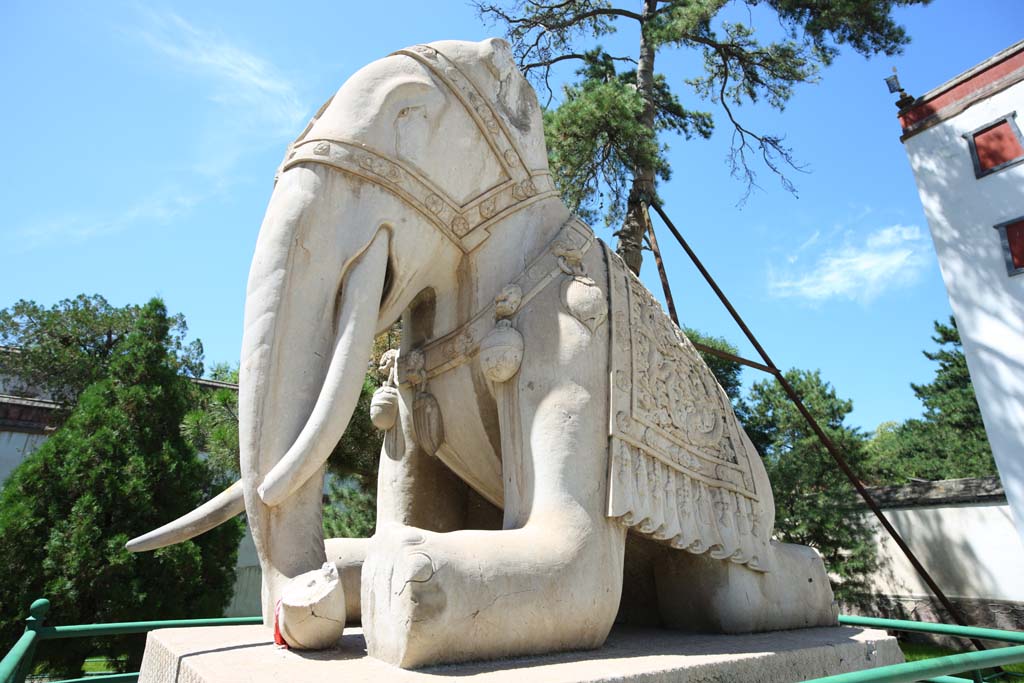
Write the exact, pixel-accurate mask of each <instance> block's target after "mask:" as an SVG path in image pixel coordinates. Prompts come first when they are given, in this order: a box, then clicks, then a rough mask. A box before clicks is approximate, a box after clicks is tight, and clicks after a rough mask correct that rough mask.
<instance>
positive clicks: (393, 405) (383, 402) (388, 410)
mask: <svg viewBox="0 0 1024 683" xmlns="http://www.w3.org/2000/svg"><path fill="white" fill-rule="evenodd" d="M397 419H398V389H396V388H395V387H389V386H387V385H385V386H382V387H380V388H378V389H377V390H376V391H375V392H373V398H372V399H370V421H371V422H373V426H374V427H376V428H377V429H380V430H381V431H385V432H386V431H388V430H389V429H391V428H392V427H394V426H395V422H396V421H397Z"/></svg>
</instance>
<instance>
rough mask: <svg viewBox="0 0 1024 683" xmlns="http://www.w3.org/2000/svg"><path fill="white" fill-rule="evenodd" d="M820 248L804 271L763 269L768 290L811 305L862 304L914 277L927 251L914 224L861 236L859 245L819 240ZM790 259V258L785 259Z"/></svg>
mask: <svg viewBox="0 0 1024 683" xmlns="http://www.w3.org/2000/svg"><path fill="white" fill-rule="evenodd" d="M818 236H819V234H818V233H817V232H816V233H815V234H814V235H812V239H811V240H808V241H807V242H805V243H804V245H803V246H801V247H800V249H798V250H797V251H798V253H799V252H800V251H803V250H804V249H805V248H807V247H808V246H810V245H811V244H814V243H815V242H817V238H818ZM812 240H813V241H812ZM809 243H810V244H809ZM822 249H823V250H826V251H824V252H823V253H820V255H819V256H818V258H817V259H816V260H815V261H814V263H813V264H811V265H809V266H808V267H807V268H805V269H802V270H797V269H794V268H788V269H787V270H785V271H783V272H777V271H776V270H775V269H774V268H772V267H769V270H768V291H769V292H770V293H771V294H772V295H773V296H776V297H779V298H793V299H803V300H805V301H809V302H812V303H821V302H824V301H828V300H830V299H849V300H852V301H858V302H860V303H868V302H870V301H872V300H874V299H876V298H877V297H879V296H880V295H882V294H883V293H885V292H887V291H889V290H893V289H898V288H901V287H905V286H907V285H910V284H912V283H914V282H915V281H917V279H918V277H919V276H920V274H921V272H922V271H923V270H924V269H925V268H926V267H927V265H928V263H929V254H930V252H929V247H928V241H927V239H925V236H924V233H923V231H922V230H921V229H920V228H919V227H918V226H916V225H892V226H889V227H885V228H881V229H879V230H876V231H874V232H872V233H871V234H869V235H867V237H866V238H864V239H863V242H862V243H861V244H854V243H851V242H850V241H847V242H845V243H843V244H840V245H837V246H834V247H829V246H828V245H827V244H824V245H822ZM828 249H831V251H827V250H828ZM795 260H796V259H795V258H792V257H791V259H790V260H789V263H790V264H792V263H794V262H795Z"/></svg>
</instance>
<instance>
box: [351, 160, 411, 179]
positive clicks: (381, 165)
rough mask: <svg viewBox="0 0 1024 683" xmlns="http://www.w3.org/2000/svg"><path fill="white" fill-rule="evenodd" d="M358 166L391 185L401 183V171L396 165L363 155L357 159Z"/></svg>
mask: <svg viewBox="0 0 1024 683" xmlns="http://www.w3.org/2000/svg"><path fill="white" fill-rule="evenodd" d="M359 166H360V167H361V168H363V169H365V170H367V171H370V172H371V173H373V174H375V175H379V176H380V177H382V178H386V179H387V180H389V181H391V182H393V183H400V182H401V181H402V171H401V169H400V168H398V166H397V165H396V164H393V163H391V162H390V161H387V160H385V159H381V158H379V157H375V156H370V155H369V154H364V155H363V156H361V157H359Z"/></svg>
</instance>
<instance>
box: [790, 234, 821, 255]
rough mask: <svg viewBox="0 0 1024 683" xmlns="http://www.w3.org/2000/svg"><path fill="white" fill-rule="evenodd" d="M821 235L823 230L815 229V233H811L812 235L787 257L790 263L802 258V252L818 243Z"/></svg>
mask: <svg viewBox="0 0 1024 683" xmlns="http://www.w3.org/2000/svg"><path fill="white" fill-rule="evenodd" d="M820 237H821V230H815V231H814V234H813V235H811V236H810V237H808V238H807V239H806V240H805V241H804V243H803V244H801V245H800V246H799V247H797V248H796V251H795V252H793V253H792V254H790V255H789V256H788V257H786V260H787V261H789V262H790V263H796V262H797V260H798V259H799V258H800V254H801V253H803V252H804V251H806V250H807V249H810V248H811V247H813V246H814V245H815V244H817V243H818V239H819V238H820Z"/></svg>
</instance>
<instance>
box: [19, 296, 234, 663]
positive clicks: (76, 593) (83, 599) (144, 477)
mask: <svg viewBox="0 0 1024 683" xmlns="http://www.w3.org/2000/svg"><path fill="white" fill-rule="evenodd" d="M171 326H172V320H171V319H170V318H168V315H167V311H166V309H165V307H164V304H163V303H162V302H161V301H160V300H158V299H154V300H152V301H150V302H149V303H148V304H146V305H145V306H144V307H142V308H141V309H139V311H138V315H137V316H136V317H135V319H134V321H133V322H132V324H131V326H130V329H129V332H128V333H127V335H126V336H125V338H124V339H123V340H121V341H120V342H119V343H118V344H117V345H116V346H115V347H114V348H113V349H111V354H110V356H111V357H110V361H109V371H108V374H107V376H106V377H105V378H103V379H100V380H99V381H96V382H94V383H93V384H91V385H90V386H89V387H88V388H86V389H85V390H84V391H83V392H82V393H81V396H80V398H79V400H78V403H77V405H76V406H75V408H74V410H73V411H72V412H71V414H70V416H69V417H68V419H67V421H66V422H65V424H64V425H63V427H61V428H60V429H59V430H57V432H55V433H54V434H53V436H52V437H50V439H48V440H47V441H46V442H45V443H44V444H43V445H42V446H41V447H40V448H39V449H38V450H37V451H35V452H34V453H33V454H32V455H30V456H29V457H28V458H27V459H26V460H25V461H23V462H22V464H21V465H19V466H18V467H17V468H16V469H15V471H14V472H13V473H12V475H11V476H10V478H9V479H8V480H7V482H6V483H5V485H4V487H3V490H2V491H0V557H2V558H3V560H2V562H3V568H4V571H3V574H4V580H3V581H2V582H0V649H3V650H6V648H7V647H9V646H10V644H12V643H13V641H14V639H15V638H16V637H17V636H18V635H19V633H20V630H21V628H22V626H23V622H22V619H24V617H25V611H26V609H27V606H28V605H29V604H30V603H31V602H32V600H33V599H35V598H38V597H46V598H48V599H49V600H50V601H51V603H52V609H51V611H50V616H49V620H50V621H51V622H53V623H57V624H76V623H95V622H116V621H137V620H146V619H176V618H192V617H212V616H219V615H221V614H222V613H223V610H224V608H225V607H226V606H227V604H228V602H229V600H230V599H231V595H232V590H233V586H234V579H235V575H234V565H235V556H236V553H237V548H238V542H239V540H240V538H241V527H240V524H238V523H237V522H231V523H228V524H224V525H222V526H220V527H219V528H217V529H215V530H213V531H211V532H209V533H207V534H205V535H203V536H200V537H198V538H196V539H194V540H192V541H189V542H186V543H180V544H178V545H174V546H171V547H168V548H162V549H160V550H157V551H155V552H151V553H140V554H133V553H129V552H128V551H127V550H125V547H124V545H125V543H126V542H127V541H128V540H129V539H130V538H132V537H134V536H136V535H138V534H140V533H143V532H145V531H149V530H150V529H154V528H156V527H158V526H160V525H161V524H163V523H165V522H166V521H167V520H169V519H174V518H176V517H178V516H179V515H181V514H184V513H186V512H188V511H190V510H191V509H193V508H194V507H195V506H196V505H198V504H200V503H201V502H203V500H206V499H207V498H208V497H209V496H210V495H211V494H213V493H214V491H213V490H211V484H212V477H211V474H210V471H209V469H208V468H207V466H206V465H205V464H204V463H203V462H202V461H200V459H199V458H198V457H197V455H196V453H195V451H194V450H192V449H191V448H189V447H188V445H187V444H186V442H185V440H184V439H183V437H182V435H181V432H180V427H179V426H180V424H181V421H182V418H183V416H184V415H185V412H186V411H187V410H188V408H189V405H190V400H191V393H190V387H189V380H188V379H186V378H183V377H182V376H181V375H180V374H179V372H178V368H179V361H178V359H177V357H176V355H175V353H174V352H173V341H172V337H171V336H170V332H171ZM45 645H50V647H42V648H41V650H40V658H41V659H42V660H43V661H44V662H47V663H48V664H49V666H50V667H51V668H56V669H58V670H60V671H62V672H64V673H68V672H70V673H76V672H77V671H80V670H81V665H82V662H83V660H84V658H85V657H86V656H87V655H88V654H106V655H109V656H114V657H116V656H121V655H124V657H123V658H122V659H121V664H122V666H123V667H124V668H125V669H127V670H135V669H137V667H138V664H139V663H140V661H141V655H142V645H143V640H142V639H140V638H131V639H103V640H100V641H96V642H94V643H93V642H88V641H78V640H76V641H59V642H58V644H57V645H53V644H52V643H46V644H45Z"/></svg>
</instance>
